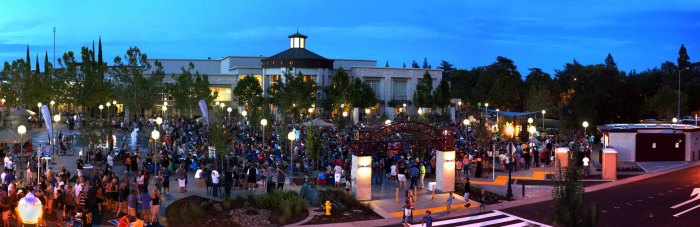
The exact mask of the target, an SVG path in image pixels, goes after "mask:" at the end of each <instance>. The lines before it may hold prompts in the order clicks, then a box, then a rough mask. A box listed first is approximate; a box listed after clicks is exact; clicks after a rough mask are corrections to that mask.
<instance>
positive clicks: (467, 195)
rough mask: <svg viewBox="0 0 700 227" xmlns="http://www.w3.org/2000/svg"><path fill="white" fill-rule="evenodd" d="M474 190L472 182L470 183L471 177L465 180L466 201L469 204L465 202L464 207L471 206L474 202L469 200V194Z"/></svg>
mask: <svg viewBox="0 0 700 227" xmlns="http://www.w3.org/2000/svg"><path fill="white" fill-rule="evenodd" d="M471 191H472V187H471V183H469V177H467V179H466V180H465V181H464V201H465V202H467V204H464V207H466V208H469V206H471V205H472V204H471V203H470V202H469V194H470V193H471Z"/></svg>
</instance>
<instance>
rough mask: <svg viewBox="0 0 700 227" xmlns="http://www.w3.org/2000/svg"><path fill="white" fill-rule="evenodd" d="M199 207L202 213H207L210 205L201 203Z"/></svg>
mask: <svg viewBox="0 0 700 227" xmlns="http://www.w3.org/2000/svg"><path fill="white" fill-rule="evenodd" d="M199 207H200V208H201V209H202V211H208V210H209V208H210V207H211V203H208V202H203V203H202V204H201V205H200V206H199Z"/></svg>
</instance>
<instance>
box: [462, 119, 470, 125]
mask: <svg viewBox="0 0 700 227" xmlns="http://www.w3.org/2000/svg"><path fill="white" fill-rule="evenodd" d="M462 123H463V124H464V125H466V126H469V123H470V122H469V119H464V121H462Z"/></svg>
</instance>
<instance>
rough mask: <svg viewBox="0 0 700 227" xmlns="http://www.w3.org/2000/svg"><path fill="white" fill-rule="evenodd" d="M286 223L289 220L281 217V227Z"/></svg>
mask: <svg viewBox="0 0 700 227" xmlns="http://www.w3.org/2000/svg"><path fill="white" fill-rule="evenodd" d="M285 222H287V219H286V218H284V217H280V218H279V219H278V220H277V224H279V225H280V226H283V225H284V224H285Z"/></svg>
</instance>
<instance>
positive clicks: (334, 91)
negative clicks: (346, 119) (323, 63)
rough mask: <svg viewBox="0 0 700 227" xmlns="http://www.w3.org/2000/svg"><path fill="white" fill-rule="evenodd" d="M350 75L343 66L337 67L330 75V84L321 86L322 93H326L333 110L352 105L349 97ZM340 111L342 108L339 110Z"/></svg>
mask: <svg viewBox="0 0 700 227" xmlns="http://www.w3.org/2000/svg"><path fill="white" fill-rule="evenodd" d="M349 88H350V77H349V76H348V73H347V72H345V70H344V69H343V67H338V69H337V70H336V71H335V73H334V74H333V77H332V81H331V84H330V85H328V86H326V87H324V88H323V93H324V94H326V97H328V100H330V101H331V102H333V109H334V110H341V109H342V108H341V106H343V105H344V106H345V108H350V107H351V106H352V103H351V100H350V98H349V96H348V95H349V93H348V91H349ZM341 112H342V110H341Z"/></svg>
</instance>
